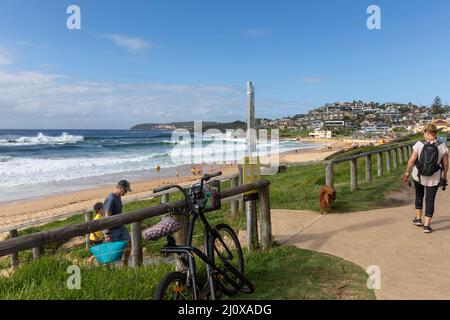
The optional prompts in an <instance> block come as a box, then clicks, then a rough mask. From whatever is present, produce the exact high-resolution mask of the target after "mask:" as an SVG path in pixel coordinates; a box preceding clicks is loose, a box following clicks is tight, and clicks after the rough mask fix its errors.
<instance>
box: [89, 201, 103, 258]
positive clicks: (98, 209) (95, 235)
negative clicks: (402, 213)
mask: <svg viewBox="0 0 450 320" xmlns="http://www.w3.org/2000/svg"><path fill="white" fill-rule="evenodd" d="M93 214H94V218H93V220H101V219H103V203H102V202H97V203H96V204H95V205H94V210H93ZM102 243H103V232H102V231H97V232H92V233H91V234H90V235H89V245H90V246H96V245H99V244H102ZM88 263H89V264H94V263H95V257H94V256H91V257H90V258H89V260H88Z"/></svg>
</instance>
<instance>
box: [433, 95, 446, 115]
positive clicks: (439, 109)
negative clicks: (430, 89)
mask: <svg viewBox="0 0 450 320" xmlns="http://www.w3.org/2000/svg"><path fill="white" fill-rule="evenodd" d="M444 112H445V108H444V107H443V106H442V100H441V97H439V96H437V97H436V98H434V101H433V104H432V105H431V113H432V114H433V115H440V114H443V113H444Z"/></svg>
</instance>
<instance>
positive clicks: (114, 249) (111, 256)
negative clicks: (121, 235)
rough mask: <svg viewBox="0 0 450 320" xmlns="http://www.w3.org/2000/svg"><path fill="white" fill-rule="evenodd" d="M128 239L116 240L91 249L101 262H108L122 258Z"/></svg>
mask: <svg viewBox="0 0 450 320" xmlns="http://www.w3.org/2000/svg"><path fill="white" fill-rule="evenodd" d="M127 245H128V242H127V241H115V242H108V243H103V244H99V245H97V246H93V247H91V248H90V249H89V251H90V252H91V253H92V254H93V255H94V256H95V259H97V261H98V263H99V264H107V263H112V262H115V261H118V260H120V259H122V256H123V253H124V251H125V247H126V246H127Z"/></svg>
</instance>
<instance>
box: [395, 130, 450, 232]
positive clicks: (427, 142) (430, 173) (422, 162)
mask: <svg viewBox="0 0 450 320" xmlns="http://www.w3.org/2000/svg"><path fill="white" fill-rule="evenodd" d="M423 134H424V140H423V141H419V142H417V143H416V144H415V145H414V147H413V154H412V155H411V158H410V159H409V162H408V167H407V169H406V172H405V176H404V178H403V180H404V181H405V182H407V181H408V180H409V177H410V175H411V169H412V177H413V179H414V186H415V189H416V210H417V211H416V217H415V218H414V220H413V224H414V225H416V226H419V227H423V232H425V233H431V232H432V231H433V229H431V226H430V224H431V219H432V218H433V214H434V202H435V199H436V193H437V191H438V189H439V187H440V186H445V185H446V183H447V173H448V148H447V146H446V145H445V144H443V143H440V142H438V141H437V128H436V125H434V124H427V125H426V126H425V127H424V129H423ZM424 196H425V221H422V214H423V208H424V205H423V200H424Z"/></svg>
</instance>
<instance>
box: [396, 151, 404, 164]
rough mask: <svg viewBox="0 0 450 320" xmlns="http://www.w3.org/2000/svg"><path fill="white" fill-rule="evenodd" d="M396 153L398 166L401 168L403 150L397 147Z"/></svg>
mask: <svg viewBox="0 0 450 320" xmlns="http://www.w3.org/2000/svg"><path fill="white" fill-rule="evenodd" d="M397 153H398V164H399V165H400V166H401V165H402V164H403V148H402V147H399V148H398V149H397Z"/></svg>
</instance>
